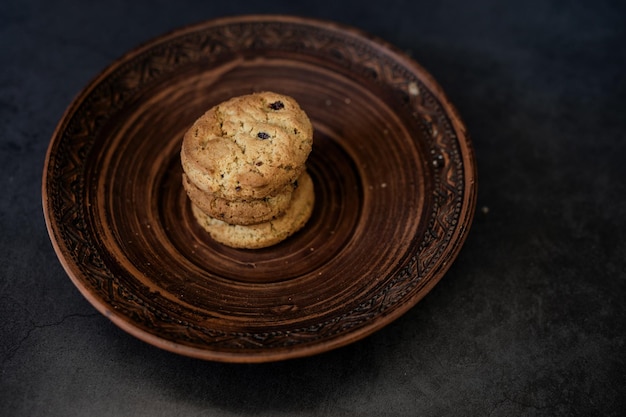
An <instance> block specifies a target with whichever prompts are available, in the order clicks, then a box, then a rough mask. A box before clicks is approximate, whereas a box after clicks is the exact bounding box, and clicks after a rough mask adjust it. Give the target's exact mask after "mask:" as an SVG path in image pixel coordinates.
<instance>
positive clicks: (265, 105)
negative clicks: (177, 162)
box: [181, 92, 313, 200]
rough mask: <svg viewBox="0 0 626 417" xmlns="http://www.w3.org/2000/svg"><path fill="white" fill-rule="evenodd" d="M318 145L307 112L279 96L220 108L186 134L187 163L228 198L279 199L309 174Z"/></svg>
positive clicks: (198, 179)
mask: <svg viewBox="0 0 626 417" xmlns="http://www.w3.org/2000/svg"><path fill="white" fill-rule="evenodd" d="M312 144H313V128H312V125H311V122H310V120H309V118H308V116H307V115H306V113H305V112H304V111H303V110H302V109H301V108H300V106H299V105H298V103H297V102H296V101H295V100H294V99H293V98H291V97H289V96H285V95H282V94H277V93H273V92H261V93H254V94H249V95H245V96H240V97H235V98H232V99H230V100H228V101H225V102H223V103H221V104H219V105H217V106H214V107H213V108H211V109H210V110H209V111H207V112H206V113H205V114H203V115H202V116H201V117H200V118H199V119H198V120H196V122H195V123H194V124H193V125H192V126H191V128H190V129H189V130H188V131H187V132H186V133H185V136H184V139H183V145H182V149H181V162H182V165H183V169H184V171H185V172H186V174H187V176H188V177H189V180H190V181H191V182H192V183H193V184H194V185H195V186H196V187H197V188H198V189H200V190H202V191H204V192H209V193H212V194H213V195H215V196H216V197H220V198H224V199H226V200H239V199H250V198H253V199H260V198H264V197H267V196H273V195H276V194H277V193H279V192H280V190H282V189H283V188H284V187H285V184H288V183H291V182H293V181H295V180H296V179H297V178H298V177H299V176H300V174H301V173H302V172H303V170H304V164H305V162H306V159H307V157H308V156H309V153H310V152H311V149H312Z"/></svg>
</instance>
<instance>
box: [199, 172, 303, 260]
mask: <svg viewBox="0 0 626 417" xmlns="http://www.w3.org/2000/svg"><path fill="white" fill-rule="evenodd" d="M314 202H315V194H314V189H313V181H312V180H311V177H310V176H309V174H308V173H307V172H306V171H304V172H303V173H302V174H301V176H300V177H299V178H298V183H297V187H296V189H295V191H294V192H293V196H292V198H291V204H290V205H289V208H287V211H286V212H285V214H283V215H282V216H280V217H278V218H276V219H274V220H271V221H269V222H264V223H258V224H252V225H248V226H243V225H235V224H228V223H226V222H223V221H221V220H218V219H215V218H213V217H210V216H207V215H206V214H205V213H204V212H203V211H202V210H200V209H199V208H198V207H197V206H195V205H193V204H192V211H193V215H194V217H195V218H196V220H197V221H198V223H199V224H200V225H201V226H202V227H203V228H204V229H205V230H206V231H207V232H209V234H210V235H211V237H212V238H213V239H215V240H216V241H217V242H220V243H222V244H224V245H227V246H231V247H234V248H242V249H260V248H264V247H267V246H271V245H275V244H277V243H279V242H281V241H283V240H285V239H286V238H288V237H289V236H291V235H293V234H294V233H295V232H297V231H298V230H300V229H301V228H302V227H303V226H304V225H305V224H306V222H307V221H308V220H309V218H310V217H311V214H312V212H313V205H314Z"/></svg>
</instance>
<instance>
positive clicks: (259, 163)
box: [254, 161, 263, 167]
mask: <svg viewBox="0 0 626 417" xmlns="http://www.w3.org/2000/svg"><path fill="white" fill-rule="evenodd" d="M254 165H256V166H258V167H260V166H261V165H263V161H256V163H255V164H254Z"/></svg>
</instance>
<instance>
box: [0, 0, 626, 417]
mask: <svg viewBox="0 0 626 417" xmlns="http://www.w3.org/2000/svg"><path fill="white" fill-rule="evenodd" d="M621 4H622V3H621V2H619V1H614V2H610V1H588V2H565V1H541V0H533V1H515V2H513V1H506V2H504V1H496V0H493V1H489V0H478V1H465V0H447V1H400V0H385V1H380V2H377V3H368V2H362V1H358V2H357V1H350V2H340V1H328V2H323V1H315V2H294V1H281V0H270V1H264V2H252V1H223V2H209V1H191V0H180V1H172V0H168V1H154V2H149V1H142V0H140V1H124V0H111V1H108V2H104V1H76V0H67V1H37V0H29V1H18V0H3V1H2V2H1V3H0V63H1V64H0V65H1V66H0V140H1V142H0V150H1V154H0V170H1V174H0V196H1V199H0V225H1V226H0V227H1V228H0V232H1V233H0V323H1V324H0V415H2V416H15V417H17V416H68V417H69V416H131V415H132V416H176V415H184V416H205V415H213V416H244V415H257V416H281V415H305V416H348V415H367V416H370V415H371V416H407V415H415V416H417V415H420V416H422V415H423V416H449V415H457V416H507V415H511V416H570V415H571V416H576V415H581V416H582V415H595V416H617V415H620V414H621V413H620V411H623V410H624V409H625V406H626V400H625V399H624V397H625V396H626V363H625V362H626V359H625V358H626V347H625V338H626V303H625V301H626V261H625V259H624V257H625V255H626V243H625V242H626V220H625V217H626V186H625V184H626V162H625V161H624V158H625V157H626V140H625V139H626V137H625V136H626V133H625V132H626V117H625V113H626V112H625V110H626V87H625V83H624V74H625V71H626V59H625V57H626V29H625V27H626V9H625V7H624V6H622V5H621ZM251 13H281V14H296V15H302V16H309V17H318V18H324V19H330V20H334V21H338V22H341V23H344V24H348V25H351V26H355V27H358V28H360V29H363V30H365V31H367V32H369V33H371V34H373V35H376V36H378V37H381V38H383V39H385V40H387V41H388V42H390V43H392V44H394V45H395V46H397V47H398V48H400V49H402V50H404V51H407V52H409V53H410V54H411V55H412V56H413V57H414V58H415V59H416V60H417V61H418V62H419V63H421V64H422V65H423V66H425V67H426V68H427V69H428V70H429V71H430V72H431V73H432V74H433V75H434V76H435V78H436V79H437V80H438V81H439V83H440V84H441V85H442V86H443V88H444V90H445V91H446V92H447V94H448V96H449V97H450V99H451V100H452V102H453V103H454V104H455V105H456V107H457V108H458V110H459V113H460V114H461V116H462V117H463V119H464V120H465V122H466V124H467V126H468V128H469V131H470V133H471V136H472V138H473V142H474V146H475V149H476V154H477V159H478V171H479V197H478V209H477V212H476V216H475V220H474V224H473V227H472V229H471V232H470V234H469V237H468V240H467V242H466V244H465V246H464V247H463V249H462V251H461V253H460V255H459V257H458V259H457V261H456V262H455V263H454V264H453V266H452V268H451V269H450V271H449V273H448V274H447V275H446V276H445V277H444V279H443V280H442V281H441V282H440V283H439V284H438V285H437V286H436V287H435V288H434V290H433V291H432V292H431V293H429V294H428V295H427V296H426V298H425V299H424V300H423V301H422V302H420V303H419V304H418V305H417V306H415V307H414V308H413V309H411V310H410V311H409V312H408V313H407V314H406V315H404V316H403V317H401V318H400V319H399V320H397V321H395V322H394V323H392V324H391V325H389V326H388V327H386V328H384V329H383V330H381V331H379V332H377V333H375V334H374V335H372V336H370V337H368V338H366V339H364V340H362V341H360V342H358V343H355V344H352V345H350V346H347V347H344V348H341V349H338V350H335V351H332V352H329V353H325V354H322V355H318V356H314V357H310V358H304V359H297V360H291V361H286V362H279V363H270V364H263V365H232V364H221V363H211V362H202V361H198V360H194V359H190V358H185V357H181V356H177V355H175V354H172V353H168V352H165V351H162V350H159V349H157V348H154V347H152V346H150V345H147V344H145V343H144V342H141V341H139V340H137V339H135V338H133V337H132V336H130V335H128V334H126V333H124V332H123V331H122V330H120V329H118V328H117V327H116V326H115V325H113V324H112V323H111V322H109V321H108V320H107V319H106V318H105V317H103V316H101V315H100V314H99V313H97V312H96V310H95V309H94V308H93V307H91V305H90V304H88V302H87V301H86V300H85V299H84V298H83V297H82V296H81V295H80V294H79V292H78V290H77V289H75V287H74V286H73V284H72V283H71V281H70V280H69V278H68V277H67V275H66V274H65V272H64V270H63V269H62V267H61V265H60V263H59V261H58V260H57V258H56V256H55V254H54V251H53V249H52V245H51V244H50V241H49V239H48V235H47V232H46V228H45V224H44V220H43V214H42V207H41V176H42V171H43V163H44V157H45V153H46V149H47V146H48V143H49V140H50V137H51V135H52V132H53V130H54V128H55V126H56V123H57V122H58V121H59V119H60V118H61V116H62V114H63V111H64V109H65V108H66V107H67V106H68V105H69V104H70V102H71V101H72V99H73V98H74V96H75V95H76V94H78V92H79V91H80V90H81V89H82V88H83V87H84V86H85V85H86V84H87V83H88V82H89V81H90V80H91V79H92V78H93V77H95V76H96V75H97V74H98V73H99V72H100V71H101V70H102V69H104V68H105V67H106V66H107V65H108V64H110V63H111V62H112V61H113V60H114V59H116V58H118V57H119V56H121V55H122V54H123V53H125V52H126V51H128V50H129V49H132V48H134V47H136V46H138V45H139V44H141V43H144V42H147V41H149V40H150V39H152V38H154V37H156V36H159V35H161V34H163V33H165V32H168V31H170V30H173V29H175V28H178V27H180V26H184V25H187V24H190V23H196V22H199V21H202V20H206V19H210V18H213V17H219V16H225V15H236V14H251Z"/></svg>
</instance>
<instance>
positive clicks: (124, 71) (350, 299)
mask: <svg viewBox="0 0 626 417" xmlns="http://www.w3.org/2000/svg"><path fill="white" fill-rule="evenodd" d="M260 90H273V91H276V92H279V93H283V94H288V95H291V96H293V97H294V98H295V99H296V100H297V101H298V102H299V103H300V105H301V106H302V107H303V109H304V110H305V111H306V112H307V113H308V115H309V117H310V118H311V120H312V122H313V125H314V129H315V135H314V149H313V151H312V153H311V155H310V157H309V161H308V169H309V172H310V173H311V176H312V178H313V180H314V184H315V190H316V205H315V209H314V213H313V215H312V218H311V219H310V221H309V222H308V224H307V225H306V226H305V228H304V229H303V230H301V231H300V232H298V233H297V234H296V235H294V236H292V237H291V238H289V239H288V240H286V241H284V242H283V243H281V244H279V245H277V246H273V247H270V248H267V249H263V250H248V251H246V250H236V249H231V248H227V247H224V246H221V245H219V244H217V243H215V242H213V241H212V240H211V239H210V237H209V236H208V235H207V234H206V233H205V232H204V231H203V230H201V229H200V227H199V226H198V225H196V223H195V222H194V220H193V218H192V215H191V210H190V205H189V202H188V200H187V198H186V195H185V193H184V190H183V188H182V185H181V173H182V171H181V167H180V160H179V150H180V145H181V139H182V135H183V132H184V131H185V130H186V129H187V128H188V127H189V126H190V124H191V123H192V122H193V121H194V120H195V119H196V118H197V117H199V116H200V115H201V114H202V113H203V112H204V111H205V110H207V109H208V108H210V107H211V106H213V105H215V104H217V103H219V102H221V101H224V100H226V99H228V98H230V97H233V96H237V95H241V94H246V93H249V92H253V91H260ZM475 198H476V166H475V158H474V153H473V150H472V147H471V143H470V141H469V139H468V137H467V134H466V131H465V127H464V125H463V123H462V122H461V120H460V118H459V117H458V116H457V114H456V112H455V111H454V109H453V107H452V105H451V104H450V102H449V101H448V100H447V98H446V97H445V95H444V93H443V91H442V89H441V88H440V87H439V86H438V85H437V83H436V82H435V81H434V79H433V78H432V77H431V76H430V75H429V74H428V73H427V72H426V71H425V70H424V69H423V68H422V67H421V66H420V65H419V64H417V63H416V62H414V61H413V60H411V59H410V58H409V57H407V56H406V55H405V54H403V53H401V52H400V51H398V50H396V49H395V48H393V47H392V46H390V45H388V44H387V43H385V42H383V41H381V40H379V39H375V38H373V37H371V36H368V35H366V34H364V33H362V32H360V31H358V30H356V29H353V28H347V27H345V26H341V25H338V24H335V23H331V22H324V21H317V20H310V19H304V18H296V17H286V16H243V17H233V18H221V19H217V20H212V21H209V22H206V23H202V24H199V25H195V26H190V27H186V28H183V29H180V30H177V31H175V32H173V33H170V34H167V35H164V36H162V37H160V38H158V39H156V40H154V41H151V42H149V43H147V44H146V45H143V46H141V47H139V48H137V49H135V50H133V51H131V52H130V53H128V54H126V55H125V56H123V57H122V58H120V59H119V60H117V61H116V62H114V63H113V64H111V65H110V66H109V67H108V68H106V69H105V70H104V71H103V72H102V73H101V74H100V75H99V76H98V77H97V78H96V79H95V80H94V81H93V82H91V84H89V85H88V86H87V87H86V88H85V89H84V90H83V91H82V92H81V93H80V94H79V95H78V97H77V98H76V99H75V100H74V101H73V103H72V104H71V105H70V106H69V108H68V109H67V111H66V113H65V115H64V116H63V118H62V120H61V121H60V122H59V125H58V127H57V129H56V131H55V133H54V135H53V137H52V140H51V143H50V147H49V149H48V154H47V158H46V163H45V169H44V176H43V205H44V212H45V217H46V222H47V226H48V231H49V233H50V237H51V240H52V242H53V245H54V248H55V250H56V253H57V255H58V257H59V259H60V261H61V263H62V264H63V266H64V268H65V269H66V271H67V273H68V274H69V276H70V278H71V279H72V281H73V282H74V284H75V285H76V286H77V287H78V289H79V290H80V291H81V293H82V294H83V295H84V296H85V297H86V298H87V299H88V300H89V301H90V302H91V303H92V304H93V305H94V306H95V308H97V309H98V310H99V311H100V312H101V313H103V314H104V315H105V316H106V317H108V318H109V319H111V320H112V321H113V322H114V323H115V324H116V325H118V326H120V327H121V328H122V329H124V330H125V331H127V332H128V333H130V334H132V335H134V336H136V337H138V338H139V339H141V340H144V341H146V342H148V343H151V344H153V345H155V346H158V347H160V348H163V349H167V350H170V351H173V352H177V353H180V354H183V355H188V356H192V357H197V358H202V359H209V360H217V361H227V362H265V361H273V360H281V359H287V358H294V357H300V356H306V355H312V354H316V353H320V352H323V351H327V350H330V349H334V348H337V347H339V346H343V345H346V344H348V343H351V342H354V341H356V340H358V339H361V338H363V337H365V336H367V335H369V334H371V333H372V332H374V331H376V330H378V329H380V328H382V327H383V326H385V325H386V324H388V323H390V322H391V321H392V320H394V319H396V318H397V317H399V316H400V315H401V314H403V313H405V312H406V311H407V310H408V309H409V308H411V307H412V306H413V305H415V304H416V303H417V302H418V301H419V300H420V299H421V298H422V297H424V295H425V294H426V293H427V292H428V291H429V290H430V289H431V288H432V287H433V286H434V285H435V284H436V283H437V282H438V281H439V279H440V278H441V277H442V276H443V275H444V273H445V272H446V271H447V269H448V267H449V266H450V264H451V262H452V261H453V260H454V258H455V257H456V255H457V253H458V251H459V249H460V248H461V245H462V243H463V242H464V240H465V237H466V235H467V232H468V228H469V225H470V223H471V219H472V217H473V214H474V209H475Z"/></svg>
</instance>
